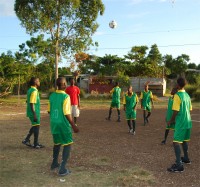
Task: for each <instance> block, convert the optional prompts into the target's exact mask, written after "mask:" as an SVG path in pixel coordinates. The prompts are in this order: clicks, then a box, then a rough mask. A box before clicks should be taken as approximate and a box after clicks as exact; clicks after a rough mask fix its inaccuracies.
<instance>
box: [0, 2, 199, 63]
mask: <svg viewBox="0 0 200 187" xmlns="http://www.w3.org/2000/svg"><path fill="white" fill-rule="evenodd" d="M102 1H103V3H104V4H105V13H104V15H103V16H99V17H98V20H97V21H98V23H99V25H100V26H99V28H98V30H97V32H96V33H95V35H94V36H93V39H94V41H97V42H98V43H99V47H98V49H97V50H95V49H94V48H91V50H90V51H89V53H90V54H93V55H97V56H104V55H105V54H112V55H118V56H119V57H123V55H126V54H127V53H128V52H129V51H130V50H131V47H133V46H136V45H146V46H148V47H149V48H150V47H151V45H153V44H157V45H158V48H159V50H160V52H161V54H162V55H165V54H169V55H172V56H173V57H174V58H176V57H177V56H179V55H181V54H187V55H189V56H190V59H191V61H190V62H194V63H196V64H200V0H102ZM13 8H14V0H1V1H0V23H1V29H0V53H2V52H7V51H8V50H11V51H12V52H15V51H16V50H18V49H19V48H18V45H20V44H21V43H23V42H25V41H26V40H28V39H29V38H30V36H29V35H27V34H26V31H25V28H22V27H21V26H20V21H19V20H18V18H17V17H16V16H15V13H14V11H13ZM111 20H115V21H116V22H117V24H118V25H117V28H116V29H111V28H109V26H108V24H109V22H110V21H111Z"/></svg>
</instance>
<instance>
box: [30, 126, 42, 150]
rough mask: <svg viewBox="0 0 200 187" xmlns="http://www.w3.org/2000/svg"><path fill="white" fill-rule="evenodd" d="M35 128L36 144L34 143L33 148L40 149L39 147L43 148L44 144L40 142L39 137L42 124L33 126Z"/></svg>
mask: <svg viewBox="0 0 200 187" xmlns="http://www.w3.org/2000/svg"><path fill="white" fill-rule="evenodd" d="M33 127H34V128H33V130H34V132H33V133H34V144H33V148H36V149H39V148H43V147H44V146H43V145H42V144H40V143H39V141H38V139H39V130H40V125H37V126H33Z"/></svg>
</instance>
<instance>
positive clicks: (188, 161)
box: [181, 157, 191, 164]
mask: <svg viewBox="0 0 200 187" xmlns="http://www.w3.org/2000/svg"><path fill="white" fill-rule="evenodd" d="M181 161H182V162H183V163H184V164H191V161H190V159H185V158H184V157H181Z"/></svg>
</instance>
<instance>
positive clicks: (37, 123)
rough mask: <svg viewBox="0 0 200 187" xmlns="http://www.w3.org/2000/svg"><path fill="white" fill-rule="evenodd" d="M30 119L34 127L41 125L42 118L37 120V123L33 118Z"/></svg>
mask: <svg viewBox="0 0 200 187" xmlns="http://www.w3.org/2000/svg"><path fill="white" fill-rule="evenodd" d="M29 119H30V121H31V124H32V126H38V125H40V117H39V118H38V119H37V121H36V122H35V121H34V118H33V117H29Z"/></svg>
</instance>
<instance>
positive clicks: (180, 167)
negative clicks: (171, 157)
mask: <svg viewBox="0 0 200 187" xmlns="http://www.w3.org/2000/svg"><path fill="white" fill-rule="evenodd" d="M167 171H169V172H173V173H177V172H183V171H184V167H183V165H177V164H173V165H172V166H171V168H167Z"/></svg>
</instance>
